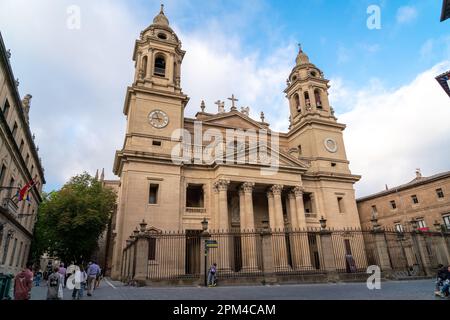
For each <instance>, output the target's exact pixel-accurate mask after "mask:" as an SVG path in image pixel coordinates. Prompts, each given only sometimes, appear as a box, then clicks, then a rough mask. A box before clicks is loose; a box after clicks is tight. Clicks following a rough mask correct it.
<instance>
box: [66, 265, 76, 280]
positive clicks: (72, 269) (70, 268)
mask: <svg viewBox="0 0 450 320" xmlns="http://www.w3.org/2000/svg"><path fill="white" fill-rule="evenodd" d="M77 267H78V266H76V265H75V263H74V262H73V261H72V262H71V263H70V265H69V266H68V267H67V270H66V282H67V279H68V278H69V277H70V276H71V275H72V274H74V273H75V270H76V268H77Z"/></svg>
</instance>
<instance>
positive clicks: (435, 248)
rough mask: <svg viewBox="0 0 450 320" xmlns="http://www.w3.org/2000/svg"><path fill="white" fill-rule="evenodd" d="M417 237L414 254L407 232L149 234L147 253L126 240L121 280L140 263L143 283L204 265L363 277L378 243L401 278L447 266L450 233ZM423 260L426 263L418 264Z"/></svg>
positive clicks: (243, 274)
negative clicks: (208, 245) (326, 241)
mask: <svg viewBox="0 0 450 320" xmlns="http://www.w3.org/2000/svg"><path fill="white" fill-rule="evenodd" d="M325 236H329V237H331V244H332V249H331V251H330V250H328V251H326V252H331V253H332V255H333V257H325V256H324V245H325V244H324V242H323V239H324V237H325ZM421 237H422V238H420V239H422V240H423V241H424V246H423V247H422V248H424V249H422V250H419V249H418V248H419V247H420V246H419V245H421V244H420V243H419V242H418V241H419V238H418V236H417V234H416V233H415V232H410V231H406V232H397V231H394V230H384V231H381V232H374V231H372V230H370V231H366V230H360V229H344V230H331V231H329V232H327V233H324V232H322V231H321V230H319V229H302V230H289V229H286V230H265V231H264V232H262V230H248V231H247V230H246V231H242V230H230V231H210V232H209V233H208V236H207V237H205V235H204V234H203V235H202V234H201V231H189V232H175V233H174V232H166V233H153V234H150V235H149V234H147V235H146V237H145V241H147V243H146V248H147V249H146V250H147V252H140V251H139V250H140V249H138V246H137V245H136V241H129V243H128V244H127V246H126V248H125V249H124V251H123V256H122V279H124V280H127V281H129V280H132V279H134V277H135V275H136V264H138V263H142V261H144V263H145V268H146V270H147V271H146V279H147V280H183V279H185V280H197V279H201V278H202V276H203V275H204V274H205V262H206V272H207V270H208V269H207V268H209V266H210V265H212V264H213V263H216V264H217V270H218V276H219V277H220V278H221V279H239V278H252V277H254V278H258V277H263V276H265V275H268V274H272V275H276V276H291V277H295V276H304V275H320V274H326V273H327V272H329V271H330V266H331V268H332V270H334V271H335V272H337V273H338V274H345V273H348V274H352V273H353V274H358V273H366V271H367V267H368V266H371V265H381V262H380V259H381V257H380V252H381V251H380V243H382V248H385V251H386V255H387V258H386V257H385V258H384V259H385V260H388V265H389V269H390V270H392V271H393V272H397V273H398V274H401V275H406V276H411V275H417V274H419V273H421V272H422V273H423V272H424V271H425V270H424V264H428V265H431V266H437V265H438V264H439V263H442V264H445V263H449V262H450V261H448V259H450V258H449V257H448V254H447V256H446V254H445V252H448V248H449V247H450V244H449V241H450V234H446V233H437V232H436V233H432V232H427V233H421ZM205 240H209V242H211V243H217V247H213V248H209V249H208V250H207V251H206V248H205ZM422 240H420V241H422ZM444 247H446V248H444ZM444 249H445V250H447V251H445V250H444ZM206 252H207V255H206V260H204V259H205V253H206ZM423 255H426V258H427V259H428V262H424V261H423V260H424V256H423ZM330 261H332V262H334V263H331V264H330ZM327 264H328V265H327ZM383 271H385V270H383Z"/></svg>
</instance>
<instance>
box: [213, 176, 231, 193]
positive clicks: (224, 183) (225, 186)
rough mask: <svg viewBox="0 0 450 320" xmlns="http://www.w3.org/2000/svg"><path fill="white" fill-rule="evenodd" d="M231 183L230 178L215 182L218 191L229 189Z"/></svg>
mask: <svg viewBox="0 0 450 320" xmlns="http://www.w3.org/2000/svg"><path fill="white" fill-rule="evenodd" d="M229 184H230V180H228V179H219V180H217V181H216V182H214V188H215V189H217V190H218V191H227V190H228V185H229Z"/></svg>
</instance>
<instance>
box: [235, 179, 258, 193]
mask: <svg viewBox="0 0 450 320" xmlns="http://www.w3.org/2000/svg"><path fill="white" fill-rule="evenodd" d="M254 186H255V183H254V182H244V183H243V184H241V186H240V188H239V191H244V192H245V193H252V192H253V187H254Z"/></svg>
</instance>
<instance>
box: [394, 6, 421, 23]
mask: <svg viewBox="0 0 450 320" xmlns="http://www.w3.org/2000/svg"><path fill="white" fill-rule="evenodd" d="M417 16H418V13H417V9H416V8H414V7H411V6H403V7H400V8H398V10H397V23H399V24H404V23H410V22H412V21H414V20H415V19H416V18H417Z"/></svg>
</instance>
